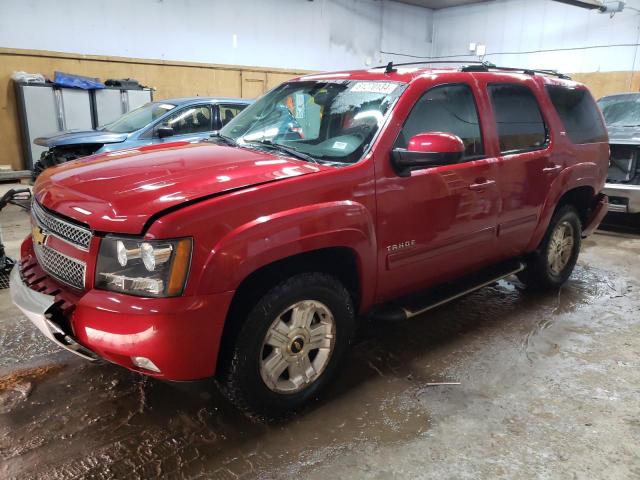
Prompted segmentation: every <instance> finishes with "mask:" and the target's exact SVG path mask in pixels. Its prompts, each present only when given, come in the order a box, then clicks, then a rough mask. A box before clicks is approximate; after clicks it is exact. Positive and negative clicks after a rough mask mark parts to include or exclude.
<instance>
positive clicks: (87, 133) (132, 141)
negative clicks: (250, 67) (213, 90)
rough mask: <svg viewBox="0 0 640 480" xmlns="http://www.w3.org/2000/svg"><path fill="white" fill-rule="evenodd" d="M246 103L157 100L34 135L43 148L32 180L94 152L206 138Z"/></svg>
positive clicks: (194, 98) (209, 99) (208, 100)
mask: <svg viewBox="0 0 640 480" xmlns="http://www.w3.org/2000/svg"><path fill="white" fill-rule="evenodd" d="M251 102H252V101H251V100H245V99H240V98H210V97H191V98H174V99H170V100H161V101H156V102H151V103H147V104H145V105H143V106H141V107H139V108H136V109H135V110H131V111H130V112H128V113H125V114H124V115H123V116H121V117H120V118H118V119H117V120H115V121H113V122H111V123H108V124H106V125H103V126H101V127H98V128H97V129H96V130H67V131H64V132H56V133H53V134H51V135H48V136H45V137H38V138H36V139H35V140H34V143H35V144H37V145H40V146H42V147H46V148H47V150H46V151H45V152H43V153H42V155H41V157H40V160H38V161H37V162H36V164H35V165H34V166H33V172H32V176H33V179H34V180H35V178H36V177H37V176H38V175H40V173H41V172H42V171H43V170H44V169H45V168H48V167H51V166H53V165H58V164H60V163H64V162H68V161H69V160H75V159H76V158H80V157H84V156H86V155H92V154H94V153H102V152H110V151H113V150H121V149H123V148H134V147H139V146H142V145H150V144H153V143H162V142H164V141H176V140H181V141H194V140H199V139H204V138H208V137H209V135H211V132H213V131H214V130H220V129H221V128H222V127H223V126H225V125H226V124H227V123H229V121H231V119H233V118H234V117H235V116H236V115H237V114H238V113H240V112H241V111H242V110H243V109H245V108H246V107H247V106H248V105H250V104H251Z"/></svg>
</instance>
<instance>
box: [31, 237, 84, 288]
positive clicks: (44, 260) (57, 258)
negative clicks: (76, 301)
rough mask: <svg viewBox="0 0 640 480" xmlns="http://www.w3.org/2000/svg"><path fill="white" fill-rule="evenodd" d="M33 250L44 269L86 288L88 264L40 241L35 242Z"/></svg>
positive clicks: (59, 278) (64, 280)
mask: <svg viewBox="0 0 640 480" xmlns="http://www.w3.org/2000/svg"><path fill="white" fill-rule="evenodd" d="M33 250H34V251H35V253H36V257H37V258H38V263H39V264H40V266H41V267H42V269H43V270H44V271H45V272H47V273H48V274H49V275H51V276H52V277H53V278H55V279H57V280H60V281H61V282H63V283H66V284H67V285H71V286H72V287H75V288H79V289H81V290H82V289H84V277H85V272H86V269H87V265H86V264H85V263H84V262H81V261H80V260H76V259H75V258H71V257H67V256H66V255H63V254H62V253H60V252H58V251H56V250H54V249H53V248H50V247H47V246H46V245H40V244H38V243H34V244H33Z"/></svg>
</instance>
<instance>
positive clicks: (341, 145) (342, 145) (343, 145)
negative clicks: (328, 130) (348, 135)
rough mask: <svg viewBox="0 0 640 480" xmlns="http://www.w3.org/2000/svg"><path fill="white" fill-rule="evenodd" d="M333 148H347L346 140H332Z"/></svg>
mask: <svg viewBox="0 0 640 480" xmlns="http://www.w3.org/2000/svg"><path fill="white" fill-rule="evenodd" d="M333 148H337V149H338V150H344V149H345V148H347V142H333Z"/></svg>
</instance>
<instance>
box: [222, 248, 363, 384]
mask: <svg viewBox="0 0 640 480" xmlns="http://www.w3.org/2000/svg"><path fill="white" fill-rule="evenodd" d="M361 262H362V260H361V259H360V258H359V256H358V253H357V252H356V251H355V250H354V249H353V248H350V247H346V246H336V247H326V248H321V249H317V250H311V251H307V252H304V253H299V254H296V255H292V256H289V257H285V258H281V259H279V260H276V261H274V262H272V263H269V264H266V265H263V266H261V267H259V268H257V269H256V270H254V271H253V272H251V273H250V274H249V275H247V276H246V277H245V278H244V279H243V280H242V282H241V283H240V285H239V286H238V288H237V289H236V291H235V293H234V296H233V299H232V300H231V305H230V307H229V311H228V312H227V317H226V320H225V322H224V328H223V331H222V336H221V340H220V349H219V352H218V359H217V362H216V374H217V373H218V372H220V371H221V369H224V368H225V366H226V364H225V362H226V361H228V360H229V358H230V356H231V352H232V350H233V345H234V344H235V341H236V339H237V336H238V334H239V332H240V330H241V328H242V325H243V323H244V321H243V320H242V319H244V318H246V316H247V314H248V313H249V311H250V309H251V308H252V307H253V305H255V303H256V302H257V301H258V300H259V299H260V298H261V297H262V296H263V295H265V294H266V293H267V292H268V291H269V290H270V289H271V288H272V287H273V286H274V285H277V284H278V283H280V282H282V281H284V280H285V279H287V278H290V277H291V276H293V275H296V274H300V273H307V272H319V273H326V274H329V275H332V276H334V277H336V278H337V279H338V280H339V281H340V282H341V283H342V284H343V285H344V286H345V288H346V289H347V291H348V292H349V294H350V296H351V298H352V301H353V306H354V311H356V312H357V311H358V310H359V308H360V307H361V305H362V263H361Z"/></svg>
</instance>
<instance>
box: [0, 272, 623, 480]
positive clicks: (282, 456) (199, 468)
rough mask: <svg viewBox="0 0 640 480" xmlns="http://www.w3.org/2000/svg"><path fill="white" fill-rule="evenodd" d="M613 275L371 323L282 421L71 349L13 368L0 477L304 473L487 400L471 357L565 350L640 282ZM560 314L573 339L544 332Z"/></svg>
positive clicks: (487, 294)
mask: <svg viewBox="0 0 640 480" xmlns="http://www.w3.org/2000/svg"><path fill="white" fill-rule="evenodd" d="M616 282H618V283H619V279H618V278H617V277H616V276H615V275H613V274H609V273H607V272H603V271H599V270H595V269H590V268H584V267H579V268H578V269H577V270H576V274H575V275H574V277H573V278H572V279H571V281H570V282H569V283H568V284H567V285H566V286H565V287H563V289H562V290H561V291H560V292H559V294H556V293H551V294H549V293H547V294H528V293H524V292H523V291H522V286H521V285H519V284H518V283H517V282H511V281H500V282H498V283H497V284H495V285H492V286H490V287H487V288H484V289H482V290H480V291H478V292H475V293H474V294H472V295H470V296H467V297H465V298H463V299H460V300H458V301H456V302H454V303H452V304H450V305H448V306H444V307H441V308H438V309H436V310H434V311H432V312H430V313H429V314H428V315H423V316H422V317H419V318H416V319H413V320H411V321H407V322H404V323H397V324H387V323H377V324H365V325H363V326H362V328H361V329H360V333H359V336H358V339H357V341H356V342H355V344H354V346H353V348H352V351H351V352H350V355H349V356H348V358H347V359H346V362H345V366H344V369H343V371H342V372H341V374H340V375H339V377H338V378H337V380H336V382H334V383H333V384H332V385H331V386H330V388H329V389H328V391H327V392H326V393H325V394H324V395H323V398H322V399H321V401H319V402H317V403H315V404H313V405H312V406H311V407H310V408H308V409H307V410H305V411H303V412H301V413H300V414H298V415H296V416H294V417H293V418H291V419H289V420H288V421H285V422H283V423H280V424H275V425H267V424H256V423H252V422H250V421H248V420H247V419H246V418H244V417H243V416H242V415H240V414H239V413H238V412H236V411H235V410H234V409H233V408H232V407H230V406H229V405H228V404H227V403H226V402H225V401H224V400H223V399H222V398H221V397H220V395H219V394H218V393H217V392H216V391H215V390H196V391H195V392H186V391H184V390H181V389H178V388H176V387H175V386H172V385H170V384H166V383H163V382H159V381H156V380H152V379H147V378H144V377H141V376H140V375H138V374H134V373H131V372H128V371H126V370H123V369H121V368H118V367H116V366H113V365H109V364H106V363H104V364H86V363H83V362H82V361H81V360H79V359H76V358H75V357H74V358H70V359H69V361H68V362H66V363H67V366H66V367H64V368H63V367H62V366H54V365H51V366H47V367H43V368H41V369H35V370H32V371H23V372H17V373H16V374H15V375H14V376H12V377H4V379H0V390H2V388H3V387H2V386H3V385H5V387H4V391H10V392H13V393H12V394H11V395H12V397H11V398H13V400H7V403H6V405H5V407H4V409H3V410H0V460H1V462H0V464H1V466H0V477H2V478H14V477H15V478H18V477H19V478H44V479H57V478H70V477H71V478H75V477H90V478H97V479H103V478H122V477H126V478H153V477H159V476H164V477H178V478H197V477H199V476H201V477H202V478H221V479H226V478H242V477H253V476H263V477H266V478H273V477H281V478H286V477H291V476H304V474H305V472H308V471H310V470H311V469H313V468H314V466H316V465H321V464H326V462H330V461H332V460H335V459H338V458H340V457H341V456H342V455H345V454H346V453H348V452H353V451H361V452H367V451H368V450H371V449H374V448H375V447H379V446H381V445H389V444H402V442H406V441H410V440H413V439H415V438H418V437H421V436H425V435H429V432H430V430H431V429H432V428H433V426H434V422H435V423H437V422H438V421H439V419H441V418H443V415H444V416H446V415H450V414H452V413H453V412H455V411H457V410H459V409H461V408H462V407H463V406H464V405H468V404H469V403H470V402H474V401H478V402H480V401H483V402H484V401H487V398H488V396H487V395H488V393H487V392H484V391H482V389H479V388H477V385H476V386H474V385H475V384H476V383H477V378H476V377H477V376H478V375H486V374H487V373H486V372H480V373H479V370H478V369H480V368H481V367H480V366H476V365H473V364H471V365H470V364H467V363H465V362H466V360H465V359H466V358H467V357H468V356H469V354H471V353H472V352H475V351H478V350H482V351H483V355H485V356H486V357H487V358H491V357H492V356H497V355H498V354H501V355H504V351H505V345H507V346H509V345H511V346H512V350H510V352H512V353H510V354H511V355H512V360H511V361H512V362H513V364H514V365H518V364H519V362H522V363H523V364H526V363H527V362H528V363H529V364H531V363H534V362H536V361H537V360H539V359H540V358H543V357H551V356H555V355H559V353H560V352H561V350H562V348H563V343H562V342H563V341H566V338H567V337H568V336H570V335H577V336H580V335H589V327H588V322H585V321H584V319H585V316H586V315H589V313H588V312H589V308H591V306H593V305H601V303H602V302H607V301H610V300H611V299H612V295H613V298H615V299H616V301H618V302H622V303H623V304H624V301H625V298H626V297H625V296H626V295H627V293H628V292H629V291H631V290H630V289H632V288H633V286H632V285H628V284H627V285H624V286H623V287H620V288H617V287H616V285H618V283H616ZM618 292H621V295H622V297H616V296H615V295H617V293H618ZM557 322H560V323H562V324H563V325H565V326H566V328H565V329H564V330H563V332H564V338H563V337H562V335H558V331H557V330H554V333H553V335H554V338H547V337H546V336H545V332H546V331H548V330H549V329H553V328H555V326H556V323H557ZM64 358H65V359H67V358H68V356H67V357H64ZM523 382H524V380H523ZM457 383H459V385H458V384H457ZM16 398H17V400H16ZM434 409H437V411H438V415H437V416H436V417H434V415H433V410H434Z"/></svg>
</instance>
